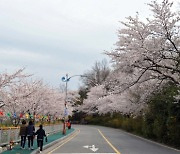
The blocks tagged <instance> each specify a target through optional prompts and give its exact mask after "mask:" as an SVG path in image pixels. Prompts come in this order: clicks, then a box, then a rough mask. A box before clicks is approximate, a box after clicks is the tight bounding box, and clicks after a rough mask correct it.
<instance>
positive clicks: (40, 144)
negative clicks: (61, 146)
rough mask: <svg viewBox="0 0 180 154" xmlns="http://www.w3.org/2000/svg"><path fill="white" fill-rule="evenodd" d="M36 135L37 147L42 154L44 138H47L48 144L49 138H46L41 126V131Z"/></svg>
mask: <svg viewBox="0 0 180 154" xmlns="http://www.w3.org/2000/svg"><path fill="white" fill-rule="evenodd" d="M35 135H37V145H38V147H39V150H40V153H41V152H42V149H43V141H44V137H46V142H47V136H46V133H45V130H44V129H43V126H42V125H39V129H38V130H37V131H36V133H35Z"/></svg>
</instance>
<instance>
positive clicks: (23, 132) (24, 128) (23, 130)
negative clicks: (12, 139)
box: [19, 120, 27, 149]
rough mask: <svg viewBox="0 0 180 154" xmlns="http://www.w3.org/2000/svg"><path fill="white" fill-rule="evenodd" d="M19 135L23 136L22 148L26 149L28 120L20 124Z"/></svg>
mask: <svg viewBox="0 0 180 154" xmlns="http://www.w3.org/2000/svg"><path fill="white" fill-rule="evenodd" d="M19 135H20V136H21V149H25V148H24V147H25V144H26V136H27V125H26V121H25V120H23V121H22V125H21V126H20V131H19Z"/></svg>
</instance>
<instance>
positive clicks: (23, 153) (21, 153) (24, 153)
mask: <svg viewBox="0 0 180 154" xmlns="http://www.w3.org/2000/svg"><path fill="white" fill-rule="evenodd" d="M73 131H74V129H73V128H72V129H70V130H66V135H68V134H70V133H71V132H73ZM66 135H62V132H58V133H56V134H52V135H49V136H48V137H47V138H48V142H45V141H44V145H47V144H49V143H51V142H53V141H55V140H57V139H60V138H62V137H64V136H66ZM27 144H28V143H27V140H26V145H25V149H20V145H19V144H18V145H16V146H15V147H13V149H12V150H7V151H4V152H2V154H30V153H31V152H33V150H29V149H28V145H27ZM33 148H34V150H36V149H37V141H36V139H35V140H34V147H33Z"/></svg>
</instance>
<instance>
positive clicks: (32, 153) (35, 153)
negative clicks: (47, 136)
mask: <svg viewBox="0 0 180 154" xmlns="http://www.w3.org/2000/svg"><path fill="white" fill-rule="evenodd" d="M74 133H76V129H75V128H74V130H73V131H72V132H71V133H70V134H68V135H66V136H64V137H62V138H60V139H57V140H55V141H53V142H51V143H49V144H46V145H44V146H43V150H45V149H48V148H50V147H51V146H53V145H55V144H57V143H58V142H60V141H62V140H64V139H66V138H67V137H69V136H71V135H73V134H74ZM38 153H39V149H36V150H34V151H33V152H31V154H38Z"/></svg>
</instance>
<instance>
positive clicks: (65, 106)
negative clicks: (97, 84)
mask: <svg viewBox="0 0 180 154" xmlns="http://www.w3.org/2000/svg"><path fill="white" fill-rule="evenodd" d="M76 76H80V77H83V76H82V75H73V76H70V77H69V76H68V74H66V76H65V77H62V78H61V79H62V81H63V82H65V83H66V87H65V94H66V95H65V100H64V101H65V103H64V122H63V134H66V116H68V111H67V102H68V97H67V91H68V82H69V81H70V79H71V78H72V77H76Z"/></svg>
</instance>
